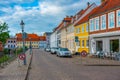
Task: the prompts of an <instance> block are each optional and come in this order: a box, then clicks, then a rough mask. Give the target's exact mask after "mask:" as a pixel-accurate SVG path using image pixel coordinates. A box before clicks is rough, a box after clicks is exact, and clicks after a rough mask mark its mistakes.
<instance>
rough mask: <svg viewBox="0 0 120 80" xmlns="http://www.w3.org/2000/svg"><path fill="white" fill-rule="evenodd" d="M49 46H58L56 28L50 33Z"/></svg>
mask: <svg viewBox="0 0 120 80" xmlns="http://www.w3.org/2000/svg"><path fill="white" fill-rule="evenodd" d="M50 47H51V48H52V47H58V45H57V30H53V32H52V34H51V35H50Z"/></svg>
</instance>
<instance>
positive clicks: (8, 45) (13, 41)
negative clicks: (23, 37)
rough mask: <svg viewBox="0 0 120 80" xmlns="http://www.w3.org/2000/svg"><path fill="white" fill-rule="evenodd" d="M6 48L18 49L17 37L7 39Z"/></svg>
mask: <svg viewBox="0 0 120 80" xmlns="http://www.w3.org/2000/svg"><path fill="white" fill-rule="evenodd" d="M5 48H7V49H16V48H17V42H16V38H9V39H7V41H6V44H5Z"/></svg>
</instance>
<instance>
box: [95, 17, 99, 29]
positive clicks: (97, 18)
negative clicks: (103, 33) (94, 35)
mask: <svg viewBox="0 0 120 80" xmlns="http://www.w3.org/2000/svg"><path fill="white" fill-rule="evenodd" d="M97 20H98V24H96V21H97ZM99 20H100V19H99V17H96V18H95V31H97V30H99V28H100V24H99ZM97 26H98V27H99V28H98V29H97Z"/></svg>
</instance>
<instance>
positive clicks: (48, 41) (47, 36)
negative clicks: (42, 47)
mask: <svg viewBox="0 0 120 80" xmlns="http://www.w3.org/2000/svg"><path fill="white" fill-rule="evenodd" d="M51 34H52V32H45V33H44V34H43V36H45V37H46V47H48V48H49V47H50V35H51Z"/></svg>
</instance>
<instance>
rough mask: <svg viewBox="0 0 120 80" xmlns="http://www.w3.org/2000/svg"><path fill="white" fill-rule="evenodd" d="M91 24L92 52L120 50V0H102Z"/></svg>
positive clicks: (91, 18) (91, 19)
mask: <svg viewBox="0 0 120 80" xmlns="http://www.w3.org/2000/svg"><path fill="white" fill-rule="evenodd" d="M89 24H90V32H89V34H90V36H89V40H90V53H92V54H94V53H96V52H97V51H104V52H108V53H110V52H120V0H102V2H101V5H100V6H98V7H97V8H96V11H95V12H94V13H93V14H92V15H91V16H90V20H89Z"/></svg>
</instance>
